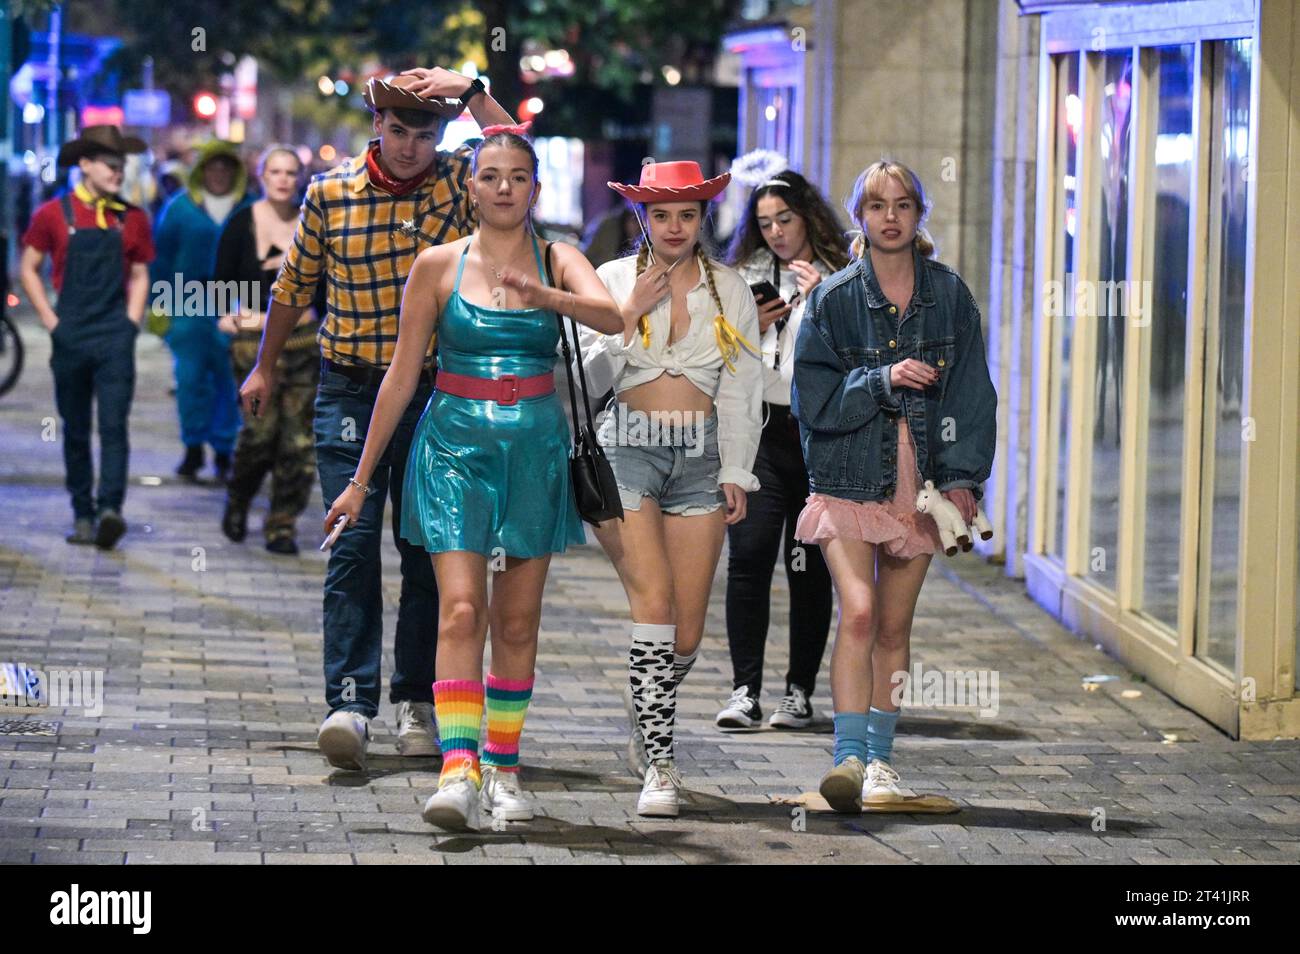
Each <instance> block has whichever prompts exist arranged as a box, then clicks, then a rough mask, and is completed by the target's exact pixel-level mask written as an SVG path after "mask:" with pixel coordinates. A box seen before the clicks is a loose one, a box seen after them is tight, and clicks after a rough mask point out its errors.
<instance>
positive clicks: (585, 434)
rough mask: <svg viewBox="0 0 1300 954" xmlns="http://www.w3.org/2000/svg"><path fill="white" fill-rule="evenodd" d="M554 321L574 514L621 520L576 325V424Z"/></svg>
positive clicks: (569, 367) (568, 368)
mask: <svg viewBox="0 0 1300 954" xmlns="http://www.w3.org/2000/svg"><path fill="white" fill-rule="evenodd" d="M553 244H554V243H553V242H552V243H548V244H547V246H546V280H547V282H549V283H550V285H551V287H552V288H554V287H555V278H554V276H553V275H552V274H551V246H552V245H553ZM555 322H556V324H557V325H558V326H559V328H560V344H561V346H562V347H563V349H564V371H565V377H566V378H567V379H568V382H569V409H570V411H571V412H572V414H573V449H572V450H571V451H570V452H569V474H570V476H571V478H572V483H573V494H574V497H575V499H576V501H577V505H578V515H579V516H580V517H582V519H583V520H585V521H587V522H588V523H590V524H597V523H601V522H603V521H605V520H609V519H610V518H612V517H617V518H618V519H619V520H622V519H623V501H622V500H620V499H619V496H618V483H617V481H615V480H614V468H613V467H612V466H611V465H610V463H609V459H608V458H607V457H606V456H605V449H604V448H603V447H601V446H600V444H599V443H598V442H597V441H596V427H595V425H594V424H593V423H592V419H591V403H590V402H589V401H588V400H587V373H586V371H585V370H584V369H583V367H582V345H581V344H579V343H578V324H577V322H575V321H574V320H573V319H572V318H570V319H569V325H570V327H572V329H573V348H574V350H575V351H576V352H577V356H578V361H577V364H578V380H579V382H580V384H581V393H582V409H583V411H584V412H586V417H587V423H586V424H585V425H582V424H579V423H578V397H577V391H576V390H575V388H574V386H573V364H574V361H573V355H572V354H571V353H570V351H569V336H568V334H567V333H566V331H565V327H564V319H563V318H561V317H560V313H559V312H556V313H555Z"/></svg>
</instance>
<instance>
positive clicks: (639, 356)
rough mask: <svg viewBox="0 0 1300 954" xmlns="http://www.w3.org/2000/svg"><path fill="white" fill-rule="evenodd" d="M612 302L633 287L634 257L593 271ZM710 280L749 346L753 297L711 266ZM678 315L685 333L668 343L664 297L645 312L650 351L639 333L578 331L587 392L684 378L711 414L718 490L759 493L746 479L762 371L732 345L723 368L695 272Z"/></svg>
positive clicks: (727, 271)
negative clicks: (684, 318)
mask: <svg viewBox="0 0 1300 954" xmlns="http://www.w3.org/2000/svg"><path fill="white" fill-rule="evenodd" d="M596 274H597V275H598V276H599V277H600V280H601V281H602V282H604V283H605V287H606V288H608V289H609V292H610V294H611V295H613V296H614V300H615V301H616V302H618V303H619V305H620V306H621V305H622V304H623V302H625V301H627V299H628V297H629V296H630V295H631V294H632V288H633V286H634V285H635V284H636V256H635V255H631V256H628V257H627V258H620V259H616V260H615V261H612V262H606V263H605V264H604V265H602V266H600V268H598V269H596ZM713 280H714V284H715V285H716V286H717V289H718V298H719V299H721V301H722V309H723V314H724V315H725V316H726V319H727V321H728V322H729V323H730V324H731V326H732V327H733V328H735V329H736V331H737V332H738V333H739V334H740V337H742V338H744V339H745V340H746V341H748V342H750V344H752V345H754V346H756V347H757V345H758V340H759V336H758V311H757V309H756V308H755V306H754V295H753V293H752V292H751V291H750V290H749V286H748V285H747V284H745V281H744V279H742V278H741V277H740V275H739V274H738V273H737V272H736V271H735V270H734V269H731V268H728V267H727V266H725V265H721V264H719V263H717V262H714V263H713ZM686 310H687V312H688V313H689V314H690V318H691V324H690V328H689V330H688V331H687V332H686V334H685V335H683V336H682V339H681V340H680V341H677V342H676V343H674V344H672V345H669V344H668V335H669V331H670V325H671V322H672V296H671V295H668V296H665V297H664V299H663V301H661V302H660V303H659V304H658V305H657V306H655V308H654V309H653V310H652V311H651V312H650V347H649V348H646V347H645V345H644V344H643V343H642V341H641V336H640V335H639V334H635V335H633V338H632V342H631V343H630V344H624V343H623V334H622V333H621V332H620V333H618V334H613V335H602V334H600V333H599V332H597V331H594V330H592V329H590V328H587V327H585V326H583V327H582V339H581V340H582V358H583V362H582V363H583V367H584V368H585V370H586V373H587V381H588V387H589V390H590V392H591V393H592V394H604V393H605V392H606V391H607V390H609V389H610V388H611V387H612V388H613V389H614V390H615V391H616V392H622V391H627V390H629V389H631V388H634V387H637V386H638V385H641V384H645V383H646V382H647V381H653V380H654V379H655V378H657V377H659V376H660V375H661V374H670V375H673V376H679V375H685V377H686V379H687V380H689V381H690V382H691V384H693V385H695V386H696V387H697V388H699V389H700V390H701V391H703V392H704V393H705V394H707V395H708V396H709V397H710V398H712V399H713V403H714V405H715V407H716V408H717V412H718V452H719V454H720V456H721V458H722V467H721V469H720V470H719V471H718V483H719V484H735V485H736V486H738V487H740V488H741V489H742V490H745V491H751V492H752V491H755V490H758V488H759V483H758V478H757V477H755V476H754V474H753V470H754V457H755V456H756V455H757V454H758V441H759V437H760V435H761V433H762V428H763V425H762V401H763V388H762V381H763V379H762V366H761V364H760V361H759V358H758V356H757V355H755V354H753V353H751V352H750V351H748V350H747V349H746V348H745V346H744V345H743V344H742V345H740V353H739V354H738V355H737V356H736V357H735V358H733V359H732V362H731V363H732V364H733V365H734V366H735V371H731V370H729V369H728V368H727V367H726V365H725V364H724V363H723V360H722V354H721V353H720V352H719V351H718V341H717V336H716V335H715V334H714V324H713V319H714V316H715V315H717V313H718V308H717V305H715V304H714V302H713V296H712V295H710V294H709V288H708V285H707V283H706V279H705V277H704V273H703V269H702V268H701V272H700V280H699V282H698V283H697V284H696V285H695V286H694V287H693V288H692V289H691V290H690V291H688V292H687V293H686Z"/></svg>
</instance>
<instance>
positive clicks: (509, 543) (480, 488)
mask: <svg viewBox="0 0 1300 954" xmlns="http://www.w3.org/2000/svg"><path fill="white" fill-rule="evenodd" d="M468 252H469V245H468V243H466V246H465V250H464V252H462V253H461V257H460V265H459V267H458V268H457V269H456V284H455V286H454V288H453V289H452V293H451V298H450V299H449V300H448V302H447V307H446V308H445V309H443V312H442V316H441V317H440V318H439V319H438V370H439V371H451V372H453V373H455V374H466V375H471V376H473V377H479V378H497V377H500V376H501V375H503V374H514V375H518V376H519V377H521V378H524V377H532V376H533V375H535V374H553V373H554V369H555V360H556V346H557V345H558V344H559V341H560V332H559V328H558V326H557V324H556V321H555V313H554V312H552V311H547V310H545V309H541V308H523V309H510V308H485V307H483V306H481V305H475V304H472V303H470V302H468V301H466V300H465V299H464V298H463V297H461V294H460V280H461V276H462V275H463V274H464V272H465V255H466V254H467V253H468ZM533 254H534V256H535V257H536V258H537V271H538V273H539V274H540V275H542V280H543V281H545V275H546V271H545V269H544V268H542V258H541V252H540V251H539V250H538V248H537V239H536V238H534V239H533ZM569 440H570V438H569V425H568V421H567V420H566V419H565V416H564V407H563V405H562V404H561V403H560V399H559V397H558V396H557V395H556V394H555V393H554V392H552V393H550V394H546V395H543V396H541V397H535V398H523V399H521V400H520V401H519V402H518V403H517V404H514V405H505V406H503V405H500V404H497V403H496V402H495V401H479V400H474V399H471V398H462V397H456V396H455V395H451V394H447V393H445V392H443V391H434V393H433V396H432V397H431V398H430V399H429V404H428V406H427V407H426V408H425V409H424V414H423V415H422V416H421V417H420V423H419V424H418V425H416V429H415V438H414V440H413V441H412V444H411V456H410V458H409V459H408V460H407V463H406V481H405V484H404V485H403V491H402V536H403V537H405V538H406V539H407V540H409V541H410V542H411V543H413V544H416V545H417V546H422V547H424V548H425V549H426V550H428V551H429V552H430V553H443V552H446V551H449V550H469V551H472V552H474V553H481V554H483V555H484V556H486V557H488V558H489V559H490V558H493V557H496V556H500V555H502V554H504V555H506V556H512V557H522V558H530V557H540V556H544V555H546V554H548V553H563V552H564V550H565V548H566V547H568V546H569V545H571V544H578V543H585V542H586V537H585V535H584V533H583V529H582V520H581V519H580V518H579V516H578V510H577V507H576V506H575V504H574V499H573V488H572V485H571V480H570V476H569Z"/></svg>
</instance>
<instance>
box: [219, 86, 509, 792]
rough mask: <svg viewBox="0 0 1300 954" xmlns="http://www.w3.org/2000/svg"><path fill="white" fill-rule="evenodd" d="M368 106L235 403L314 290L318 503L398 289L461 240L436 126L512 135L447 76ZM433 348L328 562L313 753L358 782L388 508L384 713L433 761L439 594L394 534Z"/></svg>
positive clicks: (275, 301)
mask: <svg viewBox="0 0 1300 954" xmlns="http://www.w3.org/2000/svg"><path fill="white" fill-rule="evenodd" d="M365 100H366V104H367V105H368V106H370V108H371V109H372V110H374V113H375V119H374V130H375V133H376V134H377V135H378V137H379V138H378V139H375V140H372V141H371V143H370V146H369V148H368V149H367V151H366V152H365V153H364V154H363V155H361V156H357V157H355V158H352V159H349V160H347V161H346V162H343V163H342V164H341V165H339V166H336V167H335V168H333V169H331V170H329V171H328V172H325V173H322V174H321V175H318V176H316V177H315V178H314V179H313V180H312V182H311V184H310V185H309V186H308V188H307V195H306V198H305V199H304V200H303V206H302V215H301V218H300V219H299V221H298V231H297V234H296V236H295V237H294V242H293V246H292V247H291V248H290V249H289V251H288V253H287V254H286V255H285V259H284V264H283V266H282V267H281V269H280V274H279V276H278V277H277V279H276V281H275V284H274V285H273V286H272V288H271V294H270V297H271V303H270V309H269V312H268V315H267V321H266V328H265V330H264V331H263V333H262V345H261V350H260V352H259V354H258V360H257V365H256V366H255V367H254V368H253V370H252V372H251V373H250V374H249V376H248V379H247V380H246V381H245V382H244V385H243V387H242V388H241V389H240V396H241V400H242V402H243V406H244V410H245V412H246V413H251V414H254V415H256V414H257V409H258V406H259V405H263V404H267V403H268V398H269V396H270V394H271V389H272V388H273V387H274V380H273V377H274V368H275V366H276V361H277V360H278V359H279V357H280V352H281V350H282V349H283V347H284V343H285V341H286V340H287V338H288V336H289V334H290V333H291V332H292V330H293V328H294V326H295V325H296V324H297V322H298V318H299V316H300V315H301V314H302V312H303V310H304V309H305V308H306V307H307V306H308V305H310V304H311V299H312V295H313V293H314V290H315V287H316V283H317V281H319V279H320V278H321V276H322V275H323V276H324V277H325V279H326V300H327V308H326V314H325V318H324V321H323V322H322V323H321V329H320V346H321V355H322V362H321V380H320V387H319V390H318V392H317V395H316V420H315V432H316V466H317V470H318V472H319V473H320V482H321V493H322V495H323V496H324V498H325V501H326V503H329V502H330V501H332V500H334V499H335V498H336V497H337V496H338V495H339V494H340V493H342V492H343V489H344V488H345V487H347V485H348V482H349V481H350V480H351V479H352V477H353V475H354V474H355V473H356V467H357V463H358V461H359V460H360V457H361V449H362V447H363V446H364V444H365V439H366V428H367V427H368V426H369V424H370V414H371V411H372V410H373V409H374V403H375V398H376V396H377V395H378V393H379V384H380V382H381V381H382V380H383V376H384V369H385V368H387V367H388V364H389V362H390V361H391V360H392V357H393V351H394V348H395V346H396V344H397V319H398V313H399V311H400V308H401V302H402V287H403V286H404V285H405V283H406V276H407V274H409V272H410V270H411V266H412V264H413V263H414V262H415V257H416V255H418V254H419V253H420V252H421V251H423V250H424V249H426V248H428V247H429V246H431V245H440V244H442V243H444V242H451V241H454V240H456V239H458V238H461V237H462V236H464V235H467V234H469V232H471V231H472V230H473V227H474V220H473V215H472V210H471V207H470V204H469V197H468V193H467V192H466V186H465V183H466V180H467V179H468V178H469V176H470V168H469V165H470V156H471V153H472V149H471V147H469V146H462V147H461V148H459V149H457V150H456V151H455V152H450V153H448V152H438V150H437V144H438V141H439V140H440V139H441V138H442V133H443V128H444V125H445V123H446V122H447V120H449V119H451V118H454V117H455V116H457V115H459V114H460V112H461V110H462V108H463V107H464V106H468V107H469V111H470V114H471V115H472V116H473V117H474V119H475V120H476V121H477V122H478V123H479V125H480V126H487V125H491V124H495V123H511V122H513V120H512V119H511V117H510V114H509V113H507V112H506V111H505V110H504V109H502V108H501V107H500V106H499V105H498V104H497V102H496V101H495V100H493V99H492V98H491V97H490V96H488V95H487V94H486V93H485V92H484V91H483V84H482V83H481V82H479V81H478V80H474V81H473V82H471V81H470V80H469V79H468V78H466V77H464V76H461V75H460V74H458V73H453V72H451V71H450V70H444V69H440V68H439V69H432V70H426V69H416V70H408V71H407V72H405V73H403V74H401V75H400V76H397V77H395V78H394V79H393V80H392V81H390V82H383V81H380V80H371V81H370V83H369V84H368V85H367V87H366V91H365ZM433 380H434V367H433V357H432V346H431V348H430V357H429V360H428V362H427V366H426V371H425V373H424V375H423V376H422V377H421V384H420V389H419V390H418V391H417V392H416V393H415V395H414V396H413V398H412V400H411V403H410V405H409V407H408V408H407V411H406V414H405V416H404V417H403V418H402V422H401V423H400V424H399V425H398V428H397V432H396V433H395V434H394V435H393V440H392V443H390V444H389V447H388V452H387V453H386V454H385V456H384V460H383V462H382V463H381V464H380V466H379V468H378V469H377V470H376V471H375V474H374V477H373V478H372V479H371V482H370V484H371V487H372V488H373V490H374V493H373V494H371V496H370V497H369V499H368V500H367V501H366V505H365V508H364V509H363V510H362V512H361V518H360V520H359V521H358V522H357V523H356V524H354V525H352V526H350V527H348V529H347V531H346V532H345V533H343V534H342V535H341V536H340V537H339V538H338V541H337V542H336V543H335V544H334V548H333V549H332V550H331V551H330V558H329V568H328V570H327V571H326V574H325V613H324V617H325V619H324V622H325V645H324V662H325V694H326V700H327V702H328V703H329V710H330V711H329V715H328V717H327V718H326V719H325V721H324V723H323V724H322V725H321V728H320V732H319V734H318V736H317V743H318V744H319V746H320V750H321V753H322V754H323V755H324V756H325V758H326V759H328V761H329V763H330V764H331V765H334V766H336V767H338V768H344V769H354V770H361V769H364V768H365V754H366V745H367V743H368V742H369V739H370V720H371V719H373V718H375V716H376V715H377V714H378V712H379V698H380V677H379V663H380V654H381V652H382V649H383V614H382V610H383V593H382V587H381V583H380V543H381V541H382V536H383V521H384V497H385V495H386V494H387V495H388V496H390V497H391V498H392V501H393V513H392V521H393V523H392V527H393V539H394V542H395V543H396V544H397V549H398V551H399V552H400V554H401V566H402V593H401V600H400V603H399V604H398V611H397V634H396V639H395V646H394V658H395V668H394V672H393V678H392V684H391V687H390V692H389V701H390V702H393V703H395V704H396V706H397V726H398V733H397V750H398V753H399V754H401V755H410V756H433V755H436V754H437V753H438V744H437V736H436V734H435V727H434V724H433V678H434V657H435V654H436V649H437V638H438V593H437V589H436V586H435V583H434V577H433V565H432V563H431V562H430V560H429V555H428V554H427V553H425V552H424V550H423V549H422V548H420V547H417V546H413V545H412V544H410V543H407V542H406V541H405V540H403V539H402V538H401V535H400V533H399V532H398V526H399V523H398V521H399V519H400V515H401V509H402V480H403V475H404V474H405V468H406V459H407V454H408V452H409V450H410V445H411V437H412V434H413V433H414V431H415V425H416V423H417V421H418V420H419V416H420V414H421V412H422V411H423V410H424V406H425V405H426V404H427V403H428V401H429V397H430V395H431V394H432V391H433Z"/></svg>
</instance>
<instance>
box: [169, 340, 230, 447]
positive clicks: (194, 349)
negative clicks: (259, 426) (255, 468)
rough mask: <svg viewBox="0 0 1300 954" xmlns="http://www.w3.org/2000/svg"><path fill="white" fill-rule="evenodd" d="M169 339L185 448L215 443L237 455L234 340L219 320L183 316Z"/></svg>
mask: <svg viewBox="0 0 1300 954" xmlns="http://www.w3.org/2000/svg"><path fill="white" fill-rule="evenodd" d="M166 340H167V346H168V347H169V348H171V350H172V367H173V369H174V370H175V373H176V407H177V410H178V411H179V412H180V419H181V441H182V443H184V444H185V446H186V447H201V446H202V445H204V444H211V445H212V449H213V450H214V451H216V452H217V453H218V454H229V453H231V451H233V450H234V449H235V435H236V434H238V433H239V391H238V389H237V387H236V385H235V374H234V371H232V370H231V367H230V337H229V336H228V335H227V334H225V332H223V331H221V330H220V329H219V328H217V320H216V319H215V318H208V317H206V316H203V315H177V316H176V317H174V318H172V320H171V327H170V328H168V330H167V339H166Z"/></svg>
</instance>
